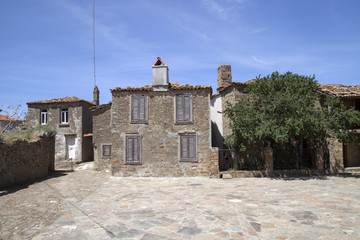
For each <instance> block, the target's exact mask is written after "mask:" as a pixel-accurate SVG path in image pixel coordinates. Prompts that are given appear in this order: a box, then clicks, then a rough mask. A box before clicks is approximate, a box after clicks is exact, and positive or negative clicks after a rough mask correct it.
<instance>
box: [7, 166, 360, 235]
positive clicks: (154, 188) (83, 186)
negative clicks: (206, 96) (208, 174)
mask: <svg viewBox="0 0 360 240" xmlns="http://www.w3.org/2000/svg"><path fill="white" fill-rule="evenodd" d="M359 224H360V179H359V178H341V177H327V178H324V179H307V180H284V179H268V178H262V179H260V178H247V179H230V180H223V179H208V178H115V177H111V176H110V175H109V174H107V173H101V172H96V171H92V170H89V169H82V170H76V171H74V172H57V173H55V174H54V175H53V176H52V177H49V178H46V179H43V180H42V181H38V182H34V183H31V184H28V185H21V186H18V187H14V188H10V189H8V190H6V191H1V192H0V239H150V240H151V239H206V240H211V239H360V227H359Z"/></svg>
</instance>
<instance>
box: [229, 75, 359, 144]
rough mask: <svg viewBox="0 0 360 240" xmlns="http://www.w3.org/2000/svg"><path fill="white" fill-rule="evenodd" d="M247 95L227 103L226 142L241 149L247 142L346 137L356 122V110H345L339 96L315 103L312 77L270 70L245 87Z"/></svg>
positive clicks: (316, 95)
mask: <svg viewBox="0 0 360 240" xmlns="http://www.w3.org/2000/svg"><path fill="white" fill-rule="evenodd" d="M246 91H247V93H248V97H246V98H244V99H242V100H240V101H238V102H236V103H235V104H231V103H227V107H226V109H225V111H224V114H225V116H227V117H228V118H229V119H230V128H231V129H232V132H233V133H232V135H230V136H228V137H227V138H226V144H227V145H230V146H232V147H234V148H237V149H240V150H245V149H246V146H247V145H249V144H254V143H257V142H261V141H273V142H275V143H277V144H280V145H281V144H288V143H289V142H293V141H295V140H304V139H325V138H326V137H330V136H331V137H338V138H340V140H342V141H347V140H350V139H351V137H352V136H353V135H352V132H351V131H344V130H346V129H349V128H351V127H353V126H355V125H356V124H358V125H360V112H358V111H356V110H355V109H346V108H345V106H344V105H343V104H342V103H341V101H340V100H339V99H330V100H327V101H326V104H325V108H323V109H322V108H321V107H320V104H319V99H320V94H319V92H320V87H319V84H318V83H317V81H316V80H315V76H302V75H298V74H293V73H291V72H287V73H285V74H279V73H278V72H274V73H272V74H271V75H268V76H266V77H262V78H261V77H257V78H256V79H255V80H254V81H252V82H251V83H249V85H248V86H247V88H246Z"/></svg>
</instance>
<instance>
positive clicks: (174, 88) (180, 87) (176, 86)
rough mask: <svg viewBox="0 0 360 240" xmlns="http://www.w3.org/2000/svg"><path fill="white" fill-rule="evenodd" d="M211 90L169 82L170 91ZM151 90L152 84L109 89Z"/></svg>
mask: <svg viewBox="0 0 360 240" xmlns="http://www.w3.org/2000/svg"><path fill="white" fill-rule="evenodd" d="M205 89H206V90H207V89H209V90H211V89H212V88H211V87H210V86H201V85H190V84H181V83H177V82H170V88H169V90H170V91H178V90H205ZM152 90H153V87H152V86H149V85H146V86H144V87H129V86H128V87H126V88H120V87H116V88H114V89H111V92H144V91H145V92H150V91H152Z"/></svg>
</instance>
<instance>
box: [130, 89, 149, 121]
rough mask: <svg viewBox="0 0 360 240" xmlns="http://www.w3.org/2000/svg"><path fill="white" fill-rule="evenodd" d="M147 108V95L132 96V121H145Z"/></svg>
mask: <svg viewBox="0 0 360 240" xmlns="http://www.w3.org/2000/svg"><path fill="white" fill-rule="evenodd" d="M146 110H147V101H146V95H141V94H135V95H132V96H131V121H132V122H145V121H146V120H147V119H146V116H147V114H146Z"/></svg>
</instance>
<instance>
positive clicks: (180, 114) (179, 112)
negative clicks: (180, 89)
mask: <svg viewBox="0 0 360 240" xmlns="http://www.w3.org/2000/svg"><path fill="white" fill-rule="evenodd" d="M183 97H184V96H183V95H176V121H177V122H182V121H184V109H183V108H184V103H183Z"/></svg>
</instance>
